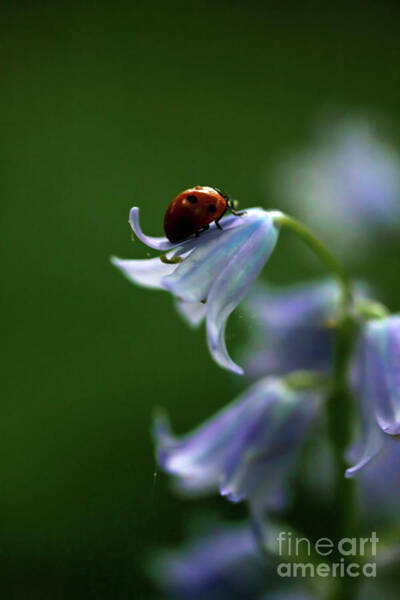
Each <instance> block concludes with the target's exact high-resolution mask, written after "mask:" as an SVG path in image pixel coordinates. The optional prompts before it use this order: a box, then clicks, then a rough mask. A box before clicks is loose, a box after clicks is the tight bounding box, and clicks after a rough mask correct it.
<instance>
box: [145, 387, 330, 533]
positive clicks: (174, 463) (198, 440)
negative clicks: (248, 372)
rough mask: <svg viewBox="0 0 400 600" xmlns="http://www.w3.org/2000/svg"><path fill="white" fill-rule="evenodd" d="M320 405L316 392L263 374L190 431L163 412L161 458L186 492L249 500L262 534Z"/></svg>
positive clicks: (158, 422) (159, 443) (159, 439)
mask: <svg viewBox="0 0 400 600" xmlns="http://www.w3.org/2000/svg"><path fill="white" fill-rule="evenodd" d="M318 405H319V396H318V394H317V393H316V392H314V391H307V392H305V391H303V392H295V391H293V390H292V389H291V388H290V387H289V386H288V385H287V384H286V383H284V382H283V381H280V380H278V379H274V378H272V377H269V378H264V379H261V380H260V381H258V382H257V383H255V384H253V385H252V386H251V387H250V388H249V389H248V390H247V391H245V392H244V393H243V394H242V395H241V396H240V397H239V398H238V399H236V400H235V401H233V402H232V403H231V404H229V405H228V406H226V407H225V408H223V409H222V410H221V411H220V412H219V413H217V414H216V415H215V416H214V417H212V418H211V419H209V420H208V421H206V422H205V423H204V424H202V425H200V426H199V427H198V428H196V429H195V430H194V431H193V432H191V433H189V434H187V435H185V436H182V437H176V436H174V435H172V434H171V432H170V430H169V426H168V422H167V421H166V420H165V418H161V417H159V418H158V419H157V420H156V426H155V440H156V450H157V457H158V461H159V463H160V465H161V467H162V468H163V469H164V470H165V471H167V472H168V473H170V474H172V475H173V476H174V477H175V479H176V482H177V484H178V487H179V489H180V490H181V491H183V492H186V493H192V494H193V493H205V492H219V493H220V494H221V495H222V496H226V497H227V498H228V499H229V500H231V501H232V502H239V501H241V500H247V501H248V503H249V507H250V512H251V514H252V517H253V520H254V523H255V527H256V528H257V531H256V533H257V534H259V535H260V537H261V536H262V535H263V534H262V533H260V532H261V531H262V530H263V525H262V522H263V518H264V512H265V510H266V509H268V508H271V506H273V507H276V505H277V504H279V503H280V502H281V500H282V498H283V497H284V492H285V485H286V482H287V478H288V475H289V472H290V470H291V468H292V466H293V463H294V460H295V455H296V452H297V450H298V449H299V446H300V444H301V442H302V441H303V439H304V437H305V435H306V434H307V432H308V431H309V428H310V426H311V424H312V422H313V419H314V418H315V416H316V413H317V410H318Z"/></svg>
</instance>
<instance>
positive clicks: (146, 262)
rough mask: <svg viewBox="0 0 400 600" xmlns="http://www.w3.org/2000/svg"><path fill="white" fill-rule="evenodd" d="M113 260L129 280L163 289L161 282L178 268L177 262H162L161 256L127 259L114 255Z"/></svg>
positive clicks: (144, 285)
mask: <svg viewBox="0 0 400 600" xmlns="http://www.w3.org/2000/svg"><path fill="white" fill-rule="evenodd" d="M111 262H112V264H113V265H114V266H115V267H117V269H119V270H120V271H121V272H122V273H123V274H124V275H125V277H126V278H127V279H129V281H132V282H134V283H137V284H138V285H142V286H143V287H148V288H152V289H163V286H162V284H161V281H162V279H163V277H165V276H166V275H168V274H170V273H172V272H173V271H174V270H175V269H176V264H174V265H168V264H165V263H162V262H161V260H160V259H159V258H145V259H143V260H125V259H121V258H117V257H116V256H112V257H111Z"/></svg>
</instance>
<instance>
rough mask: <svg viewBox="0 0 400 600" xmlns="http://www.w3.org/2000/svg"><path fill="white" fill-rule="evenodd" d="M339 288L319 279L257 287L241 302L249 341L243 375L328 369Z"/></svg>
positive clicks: (330, 359) (246, 347)
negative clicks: (282, 285) (285, 285)
mask: <svg viewBox="0 0 400 600" xmlns="http://www.w3.org/2000/svg"><path fill="white" fill-rule="evenodd" d="M339 300H340V289H339V287H338V285H337V283H336V281H334V280H331V279H323V280H320V281H316V282H312V283H301V284H297V285H293V286H287V287H275V286H271V285H266V284H258V285H257V286H256V287H255V288H254V289H253V290H252V291H251V293H250V294H249V296H248V298H247V299H246V301H245V302H244V304H243V308H244V309H245V311H246V313H247V315H248V317H249V319H248V322H249V326H248V328H247V331H249V332H250V337H249V339H248V340H247V342H246V344H245V345H244V348H243V352H242V355H243V359H242V360H243V363H244V366H245V372H246V375H249V376H250V377H260V376H263V375H270V374H276V375H283V374H286V373H290V372H291V371H298V370H314V371H329V369H330V368H331V364H332V352H333V337H334V334H333V328H332V322H333V321H334V319H335V318H336V316H337V311H338V306H339Z"/></svg>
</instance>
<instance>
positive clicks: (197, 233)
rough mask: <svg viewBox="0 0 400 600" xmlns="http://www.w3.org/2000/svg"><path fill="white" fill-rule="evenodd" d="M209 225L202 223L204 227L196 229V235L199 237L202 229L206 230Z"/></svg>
mask: <svg viewBox="0 0 400 600" xmlns="http://www.w3.org/2000/svg"><path fill="white" fill-rule="evenodd" d="M209 228H210V226H209V225H204V227H202V228H201V229H199V231H196V237H199V235H200V234H201V233H203V231H207V229H209Z"/></svg>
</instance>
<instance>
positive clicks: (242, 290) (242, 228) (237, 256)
mask: <svg viewBox="0 0 400 600" xmlns="http://www.w3.org/2000/svg"><path fill="white" fill-rule="evenodd" d="M273 216H274V213H273V212H266V211H264V210H262V209H261V208H252V209H249V210H246V212H245V213H244V214H242V215H241V216H233V215H230V216H226V217H224V218H223V219H222V220H221V221H220V224H221V226H222V228H223V231H220V230H218V229H217V228H216V227H215V225H212V226H211V227H210V229H209V230H208V231H204V232H203V233H201V234H200V235H199V236H198V237H190V238H188V239H187V240H185V241H183V242H180V243H179V244H172V243H171V242H169V241H168V240H167V238H154V237H149V236H146V235H145V234H144V233H143V232H142V230H141V228H140V225H139V209H138V208H133V209H132V210H131V213H130V224H131V226H132V229H133V231H134V233H135V234H136V236H137V237H138V238H139V239H140V240H141V241H142V242H143V243H145V244H146V245H147V246H149V247H150V248H155V249H156V250H160V251H163V252H167V253H168V254H167V256H168V258H169V259H176V258H178V259H179V258H181V259H183V260H182V262H180V263H178V264H165V263H163V262H161V260H160V259H159V258H152V259H146V260H121V259H119V258H113V259H112V262H113V264H114V265H115V266H116V267H118V268H119V269H120V270H121V271H122V272H123V273H124V274H125V275H126V277H127V278H128V279H130V280H131V281H133V282H134V283H137V284H139V285H142V286H145V287H149V288H153V289H165V290H168V291H170V292H171V293H172V294H173V296H174V297H175V298H176V300H177V302H178V303H179V304H180V308H181V311H182V312H183V313H184V314H185V317H186V318H187V319H188V320H189V321H190V322H191V323H193V324H198V323H199V322H200V321H201V320H202V318H203V317H205V320H206V327H207V339H208V346H209V349H210V352H211V354H212V356H213V358H214V359H215V361H216V362H217V363H218V364H219V365H221V366H222V367H224V368H226V369H229V370H231V371H233V372H235V373H238V374H242V373H243V370H242V369H241V367H239V366H238V365H237V364H235V363H234V362H233V360H232V359H231V358H230V356H229V354H228V352H227V349H226V344H225V328H226V323H227V320H228V317H229V315H230V314H231V313H232V311H233V310H234V309H235V308H236V306H237V305H238V304H239V302H240V301H241V300H242V298H243V297H244V296H245V294H246V292H247V291H248V289H249V288H250V286H251V285H252V283H253V282H254V280H255V279H256V277H257V275H258V274H259V272H260V271H261V269H262V267H263V266H264V264H265V263H266V262H267V260H268V258H269V257H270V255H271V253H272V251H273V249H274V247H275V244H276V241H277V238H278V228H277V227H276V226H275V225H274V220H273Z"/></svg>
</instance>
